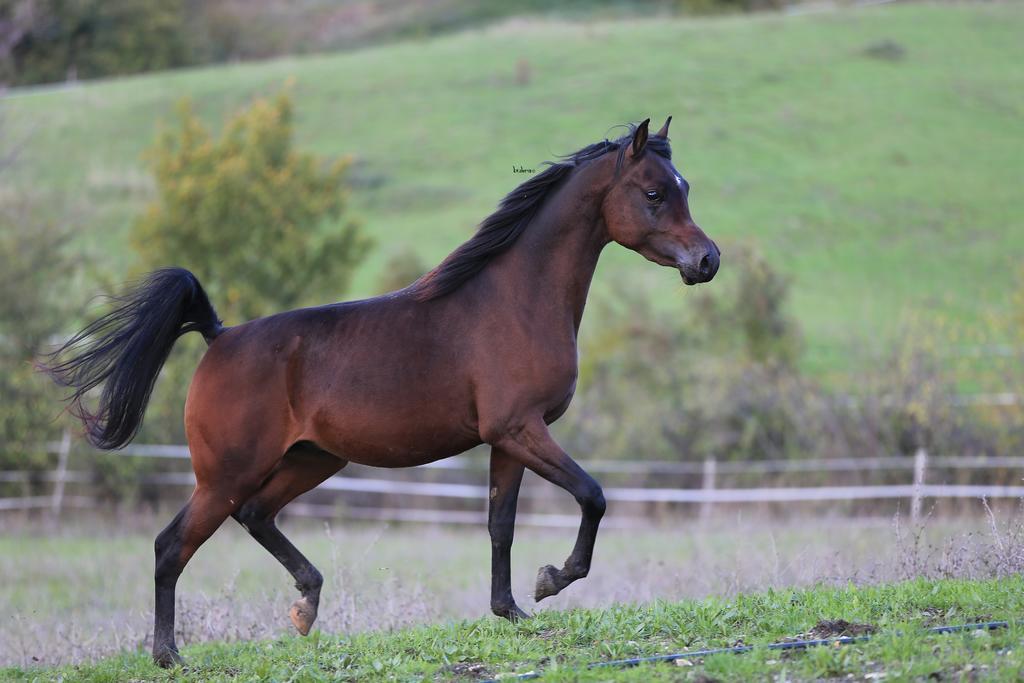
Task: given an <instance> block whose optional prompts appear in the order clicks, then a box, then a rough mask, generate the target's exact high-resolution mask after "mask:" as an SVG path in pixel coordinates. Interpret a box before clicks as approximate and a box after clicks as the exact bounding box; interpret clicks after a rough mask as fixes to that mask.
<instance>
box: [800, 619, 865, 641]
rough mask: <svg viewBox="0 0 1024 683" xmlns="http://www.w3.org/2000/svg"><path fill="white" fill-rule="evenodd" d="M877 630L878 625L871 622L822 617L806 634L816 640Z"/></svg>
mask: <svg viewBox="0 0 1024 683" xmlns="http://www.w3.org/2000/svg"><path fill="white" fill-rule="evenodd" d="M877 631H878V627H876V626H872V625H871V624H856V623H852V622H849V621H847V620H846V619H822V620H821V621H819V622H818V623H817V624H815V626H814V628H812V629H811V630H810V631H808V632H807V633H806V634H804V635H806V636H807V637H808V638H811V639H814V640H824V639H825V638H843V637H850V638H856V637H857V636H868V635H871V634H872V633H875V632H877Z"/></svg>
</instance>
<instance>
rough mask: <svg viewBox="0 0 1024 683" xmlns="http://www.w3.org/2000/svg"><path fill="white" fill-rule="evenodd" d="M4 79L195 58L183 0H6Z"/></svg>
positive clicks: (2, 14) (1, 14) (77, 74)
mask: <svg viewBox="0 0 1024 683" xmlns="http://www.w3.org/2000/svg"><path fill="white" fill-rule="evenodd" d="M0 24H2V25H4V27H5V28H6V33H7V36H6V38H7V39H6V40H5V41H3V43H4V44H3V45H2V46H0V50H2V51H3V52H5V53H6V54H3V53H0V80H8V81H10V82H12V83H14V84H17V85H24V84H29V83H45V82H52V81H61V80H65V79H69V78H95V77H99V76H110V75H117V74H129V73H138V72H140V71H153V70H157V69H168V68H172V67H176V66H183V65H186V64H189V63H191V60H192V56H191V53H192V49H191V47H190V45H189V36H190V35H192V32H190V31H189V30H187V28H188V22H187V16H186V12H185V7H184V5H183V2H182V0H161V1H160V2H155V1H154V0H13V1H12V2H7V3H0Z"/></svg>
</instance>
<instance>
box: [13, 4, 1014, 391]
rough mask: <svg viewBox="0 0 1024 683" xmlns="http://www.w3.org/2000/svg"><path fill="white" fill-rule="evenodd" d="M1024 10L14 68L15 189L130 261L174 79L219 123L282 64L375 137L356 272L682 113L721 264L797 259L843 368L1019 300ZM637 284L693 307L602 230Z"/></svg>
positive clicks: (797, 293)
mask: <svg viewBox="0 0 1024 683" xmlns="http://www.w3.org/2000/svg"><path fill="white" fill-rule="evenodd" d="M1022 29H1024V6H1022V5H1020V4H1018V3H1009V2H1007V3H984V4H980V3H979V4H973V3H972V4H918V3H915V4H908V5H897V6H888V7H882V8H869V9H860V10H849V11H837V12H831V13H825V14H817V15H806V16H797V17H785V16H780V15H760V16H743V17H729V18H709V19H674V20H668V19H665V18H659V19H657V20H650V21H645V20H642V19H641V20H627V21H617V22H602V21H591V22H585V21H581V22H578V23H560V22H556V21H551V20H525V19H524V20H515V21H510V22H506V23H503V24H500V25H498V26H496V27H492V28H489V29H485V30H479V31H470V32H465V33H461V34H456V35H452V36H445V37H441V38H436V39H428V40H419V41H410V42H405V43H399V44H395V45H388V46H383V47H378V48H370V49H365V50H361V51H357V52H352V53H345V54H337V55H324V56H310V57H303V58H285V59H278V60H273V61H268V62H263V63H249V64H239V65H232V66H222V67H216V68H204V69H197V70H188V71H180V72H174V73H166V74H157V75H151V76H144V77H137V78H126V79H121V80H114V81H109V82H96V83H90V84H87V85H83V86H80V87H75V88H71V89H65V90H58V91H53V92H50V91H31V90H30V91H23V92H17V91H16V92H13V93H11V94H10V95H9V96H8V97H6V98H5V99H4V100H2V106H3V109H4V120H5V126H6V127H7V129H8V130H9V131H10V132H11V135H12V136H13V137H14V139H20V138H21V137H23V136H25V135H28V136H29V137H28V143H27V146H26V147H25V149H24V151H23V153H22V162H23V166H22V169H21V173H22V175H21V179H20V182H21V183H22V187H21V189H22V190H25V191H33V192H38V193H40V194H42V195H44V196H45V197H47V200H48V202H47V203H48V204H49V205H51V206H53V207H56V208H55V210H57V211H59V212H60V213H61V215H62V216H72V215H73V216H75V218H74V219H72V218H64V219H65V220H74V221H75V222H76V223H77V224H78V225H80V235H81V236H80V239H79V240H78V241H77V243H76V245H75V248H76V249H79V250H81V252H82V253H83V254H86V253H88V254H90V255H91V256H92V257H93V258H94V259H95V261H96V263H97V268H98V269H99V271H101V272H104V273H106V274H107V275H108V276H109V277H110V278H111V279H112V280H114V281H117V280H119V279H121V277H122V274H124V273H127V272H128V271H129V269H130V268H131V266H132V256H131V252H130V250H129V249H128V248H127V247H126V246H125V243H124V238H125V235H126V234H127V231H128V228H129V226H130V224H131V222H132V219H133V216H135V215H136V214H137V213H138V211H139V210H140V207H141V206H142V205H143V204H144V203H145V202H146V201H147V200H148V199H149V197H150V196H151V191H152V190H151V185H150V183H149V180H148V178H147V175H146V171H145V168H144V166H143V164H142V161H141V158H140V155H141V154H142V152H143V150H144V149H145V148H146V147H147V145H149V144H150V143H151V141H152V140H153V139H154V137H155V134H156V131H157V129H158V125H159V122H160V121H161V120H162V119H168V118H169V117H170V116H171V112H172V108H173V104H174V102H175V101H176V100H178V99H179V98H182V97H186V96H187V97H191V98H192V99H193V100H194V102H195V104H196V106H197V109H198V110H199V111H200V112H201V113H202V115H203V116H204V117H206V118H207V119H208V120H210V121H211V122H218V121H220V120H222V119H223V117H224V116H225V115H226V114H227V113H228V112H230V111H233V110H235V109H237V108H238V107H241V106H243V105H244V104H245V103H246V102H247V101H248V100H250V99H251V98H252V97H254V96H256V95H259V94H264V93H269V92H273V91H275V90H276V89H278V88H280V87H282V85H283V84H284V83H286V82H288V81H291V82H292V83H293V85H292V88H293V91H294V94H295V97H296V101H297V106H298V135H299V138H300V142H301V145H302V146H303V147H305V148H308V149H313V150H316V151H318V152H320V153H322V154H325V155H341V154H352V155H354V156H355V157H356V159H357V160H358V165H357V168H356V171H355V175H354V180H355V182H356V188H355V190H354V195H353V208H354V211H355V212H356V213H357V214H358V215H359V217H360V218H361V219H362V221H363V222H364V224H365V225H366V227H367V229H368V231H369V232H370V233H371V234H372V235H373V236H374V237H375V239H376V240H377V243H378V248H377V249H376V251H375V252H374V254H373V256H372V257H371V258H370V260H369V261H368V263H367V264H366V266H365V267H364V268H363V270H362V271H361V272H360V273H359V275H358V277H357V281H356V290H355V291H354V292H352V294H353V295H365V294H369V293H371V292H373V291H374V287H375V282H376V280H377V276H378V274H379V271H380V268H381V267H382V264H383V263H384V262H385V261H386V259H387V258H388V256H389V255H390V254H391V253H393V252H394V251H395V250H397V249H399V248H401V247H403V246H406V245H409V246H412V247H413V248H415V249H416V250H417V251H418V252H419V253H421V254H422V256H423V257H424V259H425V260H426V261H427V262H430V263H433V262H436V261H438V260H440V258H442V257H443V256H444V255H445V254H446V253H447V252H448V251H449V250H451V249H452V248H453V247H454V246H455V245H457V244H458V243H459V242H460V241H462V240H463V239H465V238H466V237H467V236H468V235H469V234H470V233H471V232H472V230H473V227H474V225H475V224H476V222H477V221H479V220H480V219H481V218H482V217H483V216H484V215H486V214H487V213H489V212H490V211H491V210H492V209H493V207H494V206H495V204H496V202H497V201H498V199H499V198H500V197H501V196H503V195H504V194H505V193H506V192H508V191H509V190H510V189H511V188H512V187H514V186H515V185H516V184H517V183H518V182H519V181H520V180H522V177H521V176H516V175H514V174H513V173H512V167H513V165H522V166H526V167H536V166H537V165H538V164H539V163H540V162H542V161H543V160H545V159H551V158H553V157H554V156H555V155H557V154H559V153H564V152H569V151H572V150H574V149H576V148H578V147H581V146H582V145H584V144H587V143H590V142H593V141H594V140H596V139H599V138H601V137H602V136H604V135H606V134H615V132H614V131H610V130H609V128H610V126H612V125H614V124H619V123H623V122H626V121H636V120H639V119H641V118H643V117H645V116H651V117H653V118H654V119H655V121H656V122H657V123H660V121H661V120H662V118H663V117H664V116H666V115H668V114H673V115H674V116H675V122H674V124H673V131H672V137H673V141H674V147H675V154H676V162H677V165H678V167H679V168H680V169H681V170H682V172H683V173H684V174H685V175H686V176H687V177H688V179H689V180H690V182H691V184H692V186H693V192H692V197H691V202H692V205H693V210H694V213H695V216H696V217H697V219H698V220H699V222H700V223H701V224H702V225H703V226H704V227H705V228H706V229H707V231H708V232H709V233H710V234H711V235H712V236H714V237H715V238H716V239H719V240H721V241H722V242H724V243H725V245H726V247H725V251H726V253H725V259H724V262H723V263H724V265H723V271H722V277H723V279H727V278H729V277H730V271H729V267H728V265H729V259H728V257H729V249H730V246H729V245H730V244H741V243H742V244H744V245H747V244H751V245H755V246H756V247H757V248H759V249H760V250H761V251H762V252H764V253H765V254H766V255H767V256H768V257H769V258H770V260H771V263H772V264H773V265H774V266H775V267H776V268H777V269H779V270H781V271H783V272H786V273H788V274H790V275H791V276H792V278H793V303H794V307H793V308H794V313H795V314H796V316H797V317H798V318H799V320H800V322H801V323H802V325H803V328H804V330H805V333H806V338H807V342H808V343H807V347H808V357H807V361H806V362H807V363H808V364H809V366H811V367H813V368H816V369H818V370H819V371H822V370H825V371H827V370H841V369H843V368H847V367H850V366H854V367H855V366H856V365H857V363H858V362H860V361H859V360H858V359H863V358H864V357H865V354H864V353H863V350H864V349H865V348H866V349H868V350H869V352H870V350H872V349H877V348H880V347H881V346H882V345H883V344H884V343H885V342H886V341H887V340H888V339H891V338H892V336H893V335H894V334H895V333H896V332H897V331H898V330H899V328H900V325H901V323H902V322H903V321H904V320H905V319H906V318H907V316H908V315H924V316H926V317H927V316H933V315H934V316H941V317H943V318H947V319H949V320H951V321H953V322H955V323H962V324H964V325H973V324H977V323H980V322H983V321H984V320H985V319H986V318H987V317H988V316H991V315H993V314H1000V313H1005V312H1006V310H1007V309H1008V307H1009V295H1008V291H1009V290H1010V289H1011V288H1012V287H1013V283H1014V282H1015V277H1016V276H1017V272H1018V270H1019V265H1020V264H1019V254H1020V253H1021V251H1022V249H1024V229H1022V226H1021V223H1020V216H1021V215H1022V214H1024V195H1022V194H1021V192H1020V187H1019V184H1020V183H1019V181H1020V178H1021V177H1022V176H1024V173H1022V171H1024V154H1022V152H1024V147H1022V145H1024V141H1022V138H1021V135H1020V121H1021V115H1022V113H1024V71H1022V70H1021V69H1020V68H1019V65H1020V64H1021V63H1022V62H1024V43H1022V42H1021V41H1020V40H1019V36H1020V33H1021V30H1022ZM520 59H525V60H526V61H527V62H528V64H529V67H528V70H529V80H528V82H527V83H525V84H519V83H518V82H517V80H516V78H515V73H516V68H517V67H516V63H517V61H518V60H520ZM184 265H187V264H184ZM200 276H202V273H200ZM624 282H628V283H629V286H630V287H631V288H633V289H641V290H643V291H645V292H647V293H649V295H650V296H652V297H654V298H655V299H656V300H657V302H658V306H659V310H662V311H671V310H673V309H674V308H675V307H678V306H679V305H680V294H679V286H678V278H677V277H676V276H674V275H673V274H672V273H669V272H666V271H664V270H662V269H659V268H657V267H655V266H653V265H652V264H648V263H647V262H645V261H643V260H642V259H641V258H640V257H639V256H637V255H635V254H633V253H630V252H626V251H625V250H622V249H619V248H611V249H609V250H608V251H607V253H606V255H605V257H604V259H603V261H602V266H601V268H600V269H599V272H598V276H597V281H596V284H595V289H594V291H595V296H597V297H602V298H605V299H614V298H615V296H616V292H617V291H618V290H619V288H621V286H622V283H624ZM712 286H714V285H712ZM682 298H683V299H685V295H684V296H683V297H682ZM228 322H231V321H228ZM590 324H591V325H593V324H594V323H593V322H591V323H590ZM583 337H584V343H585V342H586V337H587V326H586V325H584V331H583ZM868 355H870V353H869V354H868Z"/></svg>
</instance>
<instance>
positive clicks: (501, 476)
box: [487, 446, 529, 621]
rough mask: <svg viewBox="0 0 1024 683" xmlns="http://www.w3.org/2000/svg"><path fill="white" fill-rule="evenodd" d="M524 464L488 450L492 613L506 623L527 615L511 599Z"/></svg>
mask: <svg viewBox="0 0 1024 683" xmlns="http://www.w3.org/2000/svg"><path fill="white" fill-rule="evenodd" d="M523 470H524V467H523V464H522V463H521V462H519V461H518V460H516V459H515V458H513V457H512V456H510V455H508V454H507V453H504V452H502V450H501V449H500V448H498V447H497V446H495V447H494V448H493V449H492V450H491V489H490V507H489V508H488V514H487V530H488V531H489V532H490V534H491V611H492V612H494V613H495V614H497V615H498V616H499V617H505V618H506V619H508V620H509V621H516V620H518V619H523V618H525V617H528V616H529V615H528V614H527V613H526V612H524V611H523V610H521V609H519V606H518V605H516V601H515V598H513V597H512V537H513V536H514V535H515V527H516V503H517V502H518V500H519V486H520V485H521V484H522V483H523Z"/></svg>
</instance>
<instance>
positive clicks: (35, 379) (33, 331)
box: [0, 154, 75, 469]
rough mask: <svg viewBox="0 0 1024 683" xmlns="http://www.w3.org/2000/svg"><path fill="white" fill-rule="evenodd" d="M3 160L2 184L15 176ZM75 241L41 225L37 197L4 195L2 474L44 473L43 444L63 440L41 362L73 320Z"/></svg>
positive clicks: (54, 395)
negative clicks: (69, 298) (70, 251)
mask: <svg viewBox="0 0 1024 683" xmlns="http://www.w3.org/2000/svg"><path fill="white" fill-rule="evenodd" d="M2 157H3V155H2V154H0V178H3V176H5V175H8V173H9V170H10V169H9V164H8V163H7V162H5V160H4V158H2ZM0 184H2V183H0ZM69 233H70V231H69V229H68V228H66V227H63V226H60V225H58V224H57V223H55V222H53V221H50V220H47V219H45V218H42V217H41V211H40V210H39V205H38V202H37V201H36V200H35V199H34V198H33V197H32V196H31V195H29V194H27V193H0V293H2V295H0V396H2V397H3V402H2V404H0V469H5V468H9V469H42V468H45V467H46V466H47V463H48V461H49V459H48V456H47V454H46V452H45V449H44V448H42V444H44V443H45V442H46V441H48V440H53V439H54V438H55V437H56V436H57V435H58V434H59V429H60V423H59V422H58V420H57V419H56V418H57V417H58V415H59V414H60V403H59V402H58V396H59V392H58V391H57V390H56V389H55V387H53V386H52V384H51V383H50V382H49V381H48V380H46V379H45V378H43V377H40V376H39V375H38V374H37V373H36V372H35V368H34V361H35V359H36V358H37V356H38V354H39V353H41V352H42V351H44V350H45V349H46V347H47V345H48V343H49V341H50V339H51V338H52V337H53V336H54V335H56V334H57V333H58V332H59V331H60V330H61V329H62V325H63V323H64V321H65V319H66V316H67V313H68V306H67V302H66V299H65V297H66V293H67V291H68V290H69V289H70V287H69V286H68V285H69V283H70V282H71V280H72V275H73V273H74V272H75V264H74V263H73V262H72V261H71V259H70V258H69V257H68V255H67V254H66V252H65V251H64V249H63V248H62V247H63V245H64V243H65V242H66V241H67V238H68V237H69ZM62 285H63V286H62Z"/></svg>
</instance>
